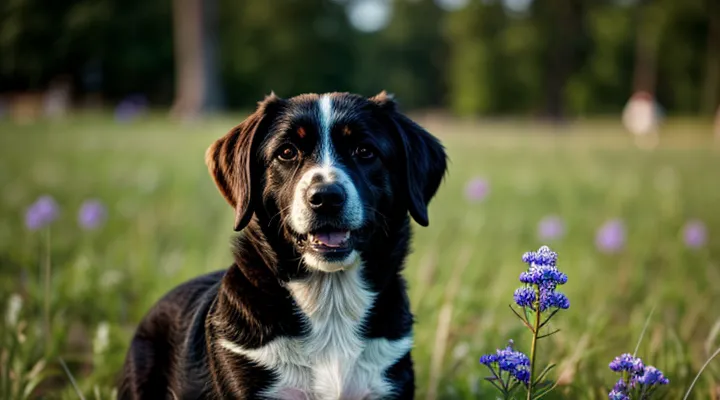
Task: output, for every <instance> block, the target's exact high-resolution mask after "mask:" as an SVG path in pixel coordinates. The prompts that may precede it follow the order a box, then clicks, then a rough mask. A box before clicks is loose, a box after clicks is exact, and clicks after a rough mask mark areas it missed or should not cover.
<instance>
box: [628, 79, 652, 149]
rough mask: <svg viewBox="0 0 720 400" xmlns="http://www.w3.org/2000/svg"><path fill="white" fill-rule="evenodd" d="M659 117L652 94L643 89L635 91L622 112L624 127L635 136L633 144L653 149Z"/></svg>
mask: <svg viewBox="0 0 720 400" xmlns="http://www.w3.org/2000/svg"><path fill="white" fill-rule="evenodd" d="M661 119H662V113H661V110H660V106H659V105H658V104H657V102H656V101H655V98H654V97H653V95H651V94H650V93H648V92H645V91H637V92H635V93H634V94H633V95H632V97H630V100H628V102H627V104H626V105H625V109H624V110H623V114H622V123H623V125H624V126H625V129H627V130H628V131H629V132H630V133H632V134H633V135H634V136H635V144H636V145H637V146H638V147H640V148H642V149H653V148H655V147H656V146H657V145H658V141H659V132H658V130H659V127H660V122H661Z"/></svg>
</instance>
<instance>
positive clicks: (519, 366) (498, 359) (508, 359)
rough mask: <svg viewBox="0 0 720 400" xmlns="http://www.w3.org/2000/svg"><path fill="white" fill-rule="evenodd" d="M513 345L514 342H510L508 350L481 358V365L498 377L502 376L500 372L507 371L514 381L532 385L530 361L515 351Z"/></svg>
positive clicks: (499, 350)
mask: <svg viewBox="0 0 720 400" xmlns="http://www.w3.org/2000/svg"><path fill="white" fill-rule="evenodd" d="M513 344H514V343H513V341H512V340H510V341H509V342H508V345H507V347H506V348H504V349H498V350H497V351H496V352H495V354H486V355H484V356H482V357H480V364H483V365H485V366H487V367H488V368H489V369H490V371H492V372H493V374H495V376H497V377H499V376H500V371H505V372H507V373H508V374H509V375H510V377H511V378H512V379H514V380H516V381H518V382H521V383H523V384H525V385H528V384H529V383H530V359H529V358H528V356H526V355H525V354H523V353H521V352H519V351H516V350H514V349H513ZM511 383H512V382H511Z"/></svg>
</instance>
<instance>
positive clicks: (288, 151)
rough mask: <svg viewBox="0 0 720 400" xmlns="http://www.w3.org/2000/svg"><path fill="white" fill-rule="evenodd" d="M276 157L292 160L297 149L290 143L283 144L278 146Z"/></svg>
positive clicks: (295, 155)
mask: <svg viewBox="0 0 720 400" xmlns="http://www.w3.org/2000/svg"><path fill="white" fill-rule="evenodd" d="M277 157H278V158H279V159H281V160H282V161H292V160H294V159H295V158H296V157H297V149H296V148H295V147H294V146H292V145H289V144H287V145H285V146H283V147H281V148H280V150H279V151H278V153H277Z"/></svg>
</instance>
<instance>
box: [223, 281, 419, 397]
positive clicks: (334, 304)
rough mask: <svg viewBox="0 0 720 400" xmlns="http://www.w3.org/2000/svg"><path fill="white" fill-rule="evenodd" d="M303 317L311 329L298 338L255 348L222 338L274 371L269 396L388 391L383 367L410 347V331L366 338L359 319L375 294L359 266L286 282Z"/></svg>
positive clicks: (232, 348)
mask: <svg viewBox="0 0 720 400" xmlns="http://www.w3.org/2000/svg"><path fill="white" fill-rule="evenodd" d="M288 287H289V289H290V292H291V293H292V295H293V297H294V298H295V301H296V302H297V303H298V305H299V306H300V308H301V309H302V311H303V314H304V317H305V318H307V320H308V322H309V326H310V331H309V333H308V335H307V336H305V337H303V338H301V339H292V338H277V339H275V340H273V341H272V342H270V343H268V344H267V345H265V346H263V347H261V348H257V349H244V348H242V347H240V346H238V345H236V344H234V343H231V342H229V341H227V340H224V339H221V340H220V345H221V346H223V347H224V348H226V349H227V350H229V351H231V352H234V353H237V354H242V355H244V356H246V357H248V358H250V359H251V360H253V361H255V362H257V363H258V364H260V365H262V366H264V367H266V368H268V369H271V370H273V371H275V372H276V373H277V376H278V380H277V381H276V383H275V384H274V385H273V386H272V387H271V388H269V389H268V390H267V391H266V392H265V395H266V396H267V397H268V398H272V399H288V400H289V399H293V400H300V399H303V400H331V399H332V400H336V399H348V400H350V399H352V400H356V399H357V400H360V399H376V398H382V397H384V396H387V395H388V394H390V393H391V391H392V387H391V385H390V384H389V383H388V382H386V380H385V379H384V373H385V371H386V370H387V369H388V368H389V367H390V366H392V365H393V364H395V363H396V362H397V361H398V360H399V359H400V358H401V357H402V356H404V355H405V354H407V352H408V351H410V348H411V347H412V337H411V336H408V337H405V338H402V339H398V340H387V339H371V340H364V339H362V335H361V332H360V329H361V326H362V321H363V319H364V318H365V317H366V315H367V313H368V311H369V310H370V307H371V306H372V304H373V301H374V300H375V294H374V293H372V292H370V291H369V290H367V288H366V286H365V284H364V282H363V280H362V278H361V275H360V268H353V269H352V270H350V271H340V272H333V273H316V274H314V275H312V276H311V277H310V278H308V279H306V280H303V281H296V282H292V283H290V284H289V285H288Z"/></svg>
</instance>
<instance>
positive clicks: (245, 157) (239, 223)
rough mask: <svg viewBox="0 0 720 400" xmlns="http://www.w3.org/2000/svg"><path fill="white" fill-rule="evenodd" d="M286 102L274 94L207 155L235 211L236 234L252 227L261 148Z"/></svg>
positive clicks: (214, 177) (222, 189)
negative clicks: (275, 115) (250, 224)
mask: <svg viewBox="0 0 720 400" xmlns="http://www.w3.org/2000/svg"><path fill="white" fill-rule="evenodd" d="M282 102H283V100H282V99H280V98H279V97H277V96H275V94H274V93H271V94H270V95H269V96H267V97H266V98H265V100H263V101H261V102H259V103H258V107H257V110H256V111H255V112H254V113H253V114H252V115H250V116H249V117H247V119H245V121H243V122H241V123H240V125H238V126H236V127H235V128H233V129H232V130H231V131H230V132H228V134H226V135H225V136H223V137H221V138H220V139H218V140H216V141H215V143H213V144H212V145H211V146H210V147H209V148H208V149H207V151H206V152H205V164H207V167H208V170H209V171H210V175H211V176H212V177H213V179H214V180H215V184H216V185H217V187H218V189H220V193H221V194H222V195H223V197H225V200H227V202H228V203H230V205H231V206H232V207H233V208H234V209H235V231H240V230H242V229H243V228H245V227H246V226H247V224H248V223H250V219H251V218H252V215H253V213H254V211H255V210H254V208H255V204H254V203H255V202H254V201H253V199H254V197H255V196H256V195H258V191H259V190H260V189H259V188H258V187H257V186H258V183H259V182H258V181H259V180H260V179H261V176H260V169H259V168H258V165H257V164H258V162H257V152H258V146H259V144H260V143H261V142H262V140H263V138H264V137H265V136H266V134H267V132H268V130H269V127H270V124H271V123H272V119H273V118H272V114H274V113H275V112H276V110H277V108H278V107H279V106H280V104H282Z"/></svg>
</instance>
